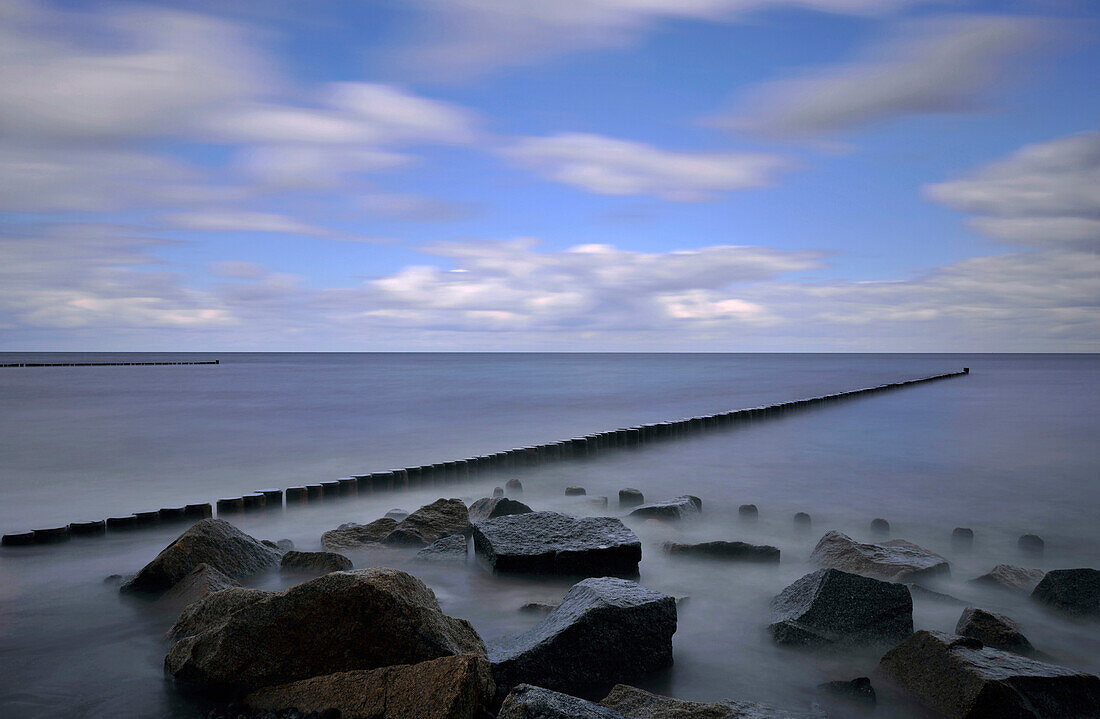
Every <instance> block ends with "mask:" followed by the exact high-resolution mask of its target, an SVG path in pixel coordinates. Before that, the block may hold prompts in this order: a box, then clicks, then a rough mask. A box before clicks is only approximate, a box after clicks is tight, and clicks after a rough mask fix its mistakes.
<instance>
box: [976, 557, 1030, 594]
mask: <svg viewBox="0 0 1100 719" xmlns="http://www.w3.org/2000/svg"><path fill="white" fill-rule="evenodd" d="M1044 574H1045V572H1043V570H1041V569H1025V568H1024V567H1016V566H1013V565H1011V564H998V565H997V566H995V567H993V569H992V570H991V571H990V572H988V573H987V574H983V575H982V576H980V577H977V578H976V579H971V580H970V581H971V582H972V583H974V584H981V585H983V586H987V587H996V588H999V589H1010V590H1012V591H1016V592H1026V593H1028V594H1030V593H1031V591H1032V590H1033V589H1035V586H1036V585H1037V584H1039V581H1040V580H1041V579H1042V578H1043V575H1044Z"/></svg>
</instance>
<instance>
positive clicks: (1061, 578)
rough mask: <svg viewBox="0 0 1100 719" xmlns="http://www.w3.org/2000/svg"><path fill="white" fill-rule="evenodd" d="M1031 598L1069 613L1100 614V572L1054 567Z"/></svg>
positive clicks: (1032, 593)
mask: <svg viewBox="0 0 1100 719" xmlns="http://www.w3.org/2000/svg"><path fill="white" fill-rule="evenodd" d="M1031 598H1032V599H1034V600H1035V601H1037V602H1041V603H1042V604H1045V605H1047V606H1048V607H1053V608H1055V609H1058V610H1060V611H1063V612H1067V613H1069V614H1078V615H1081V616H1087V617H1096V616H1100V571H1097V570H1095V569H1089V568H1082V569H1052V570H1051V571H1049V572H1047V573H1046V576H1045V577H1043V580H1042V581H1041V582H1039V584H1038V585H1036V587H1035V589H1034V591H1032V592H1031Z"/></svg>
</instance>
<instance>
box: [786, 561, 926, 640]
mask: <svg viewBox="0 0 1100 719" xmlns="http://www.w3.org/2000/svg"><path fill="white" fill-rule="evenodd" d="M772 613H773V622H772V624H771V625H770V626H769V627H768V630H769V631H770V632H771V633H772V637H773V638H774V639H775V641H776V643H777V644H793V645H798V646H822V645H828V644H844V645H855V644H893V643H895V642H899V641H901V640H902V639H904V638H905V637H907V636H909V634H911V633H912V631H913V598H912V597H911V596H910V595H909V588H908V587H906V586H904V585H902V584H893V583H891V582H883V581H879V580H878V579H871V578H870V577H864V576H860V575H858V574H850V573H848V572H842V571H840V570H838V569H819V570H817V571H816V572H812V573H810V574H807V575H806V576H804V577H802V578H801V579H799V580H798V581H796V582H795V583H794V584H792V585H790V586H789V587H787V588H786V589H784V590H783V591H782V592H780V593H779V595H778V596H776V598H775V599H773V600H772Z"/></svg>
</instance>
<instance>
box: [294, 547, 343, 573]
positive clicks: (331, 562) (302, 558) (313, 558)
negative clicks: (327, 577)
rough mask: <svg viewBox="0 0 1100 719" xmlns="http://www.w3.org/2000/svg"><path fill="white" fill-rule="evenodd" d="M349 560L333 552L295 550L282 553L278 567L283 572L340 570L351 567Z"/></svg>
mask: <svg viewBox="0 0 1100 719" xmlns="http://www.w3.org/2000/svg"><path fill="white" fill-rule="evenodd" d="M351 567H352V564H351V560H350V559H348V558H347V557H345V556H344V555H343V554H337V553H335V552H295V551H293V550H292V551H289V552H287V553H286V554H284V555H283V560H282V561H281V562H279V568H280V569H281V570H283V571H284V572H320V573H322V574H324V573H328V572H341V571H344V570H347V569H351Z"/></svg>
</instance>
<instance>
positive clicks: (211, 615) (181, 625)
mask: <svg viewBox="0 0 1100 719" xmlns="http://www.w3.org/2000/svg"><path fill="white" fill-rule="evenodd" d="M274 593H275V592H267V591H264V590H262V589H249V588H248V587H230V588H228V589H223V590H222V591H220V592H215V593H213V594H208V595H207V596H206V597H203V598H202V599H200V600H198V601H197V602H192V603H191V604H188V605H187V606H186V607H184V608H183V611H182V612H180V615H179V617H178V618H177V619H176V623H175V624H173V625H172V628H171V629H170V630H168V634H167V636H168V638H170V639H171V638H176V639H179V638H182V637H189V636H191V635H192V634H198V633H199V632H201V631H203V630H204V629H208V628H209V627H212V626H215V625H217V624H219V623H220V622H222V621H224V620H225V618H226V617H228V616H229V615H230V614H232V613H233V612H236V611H237V610H238V609H243V608H244V607H247V606H251V605H253V604H255V603H256V602H259V601H260V600H262V599H265V598H267V597H270V596H271V595H273V594H274Z"/></svg>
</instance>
